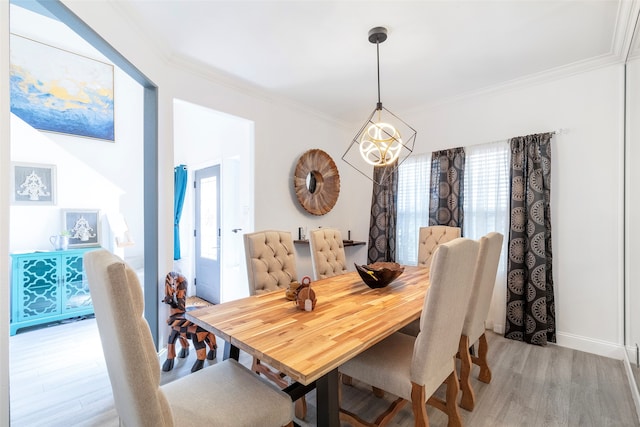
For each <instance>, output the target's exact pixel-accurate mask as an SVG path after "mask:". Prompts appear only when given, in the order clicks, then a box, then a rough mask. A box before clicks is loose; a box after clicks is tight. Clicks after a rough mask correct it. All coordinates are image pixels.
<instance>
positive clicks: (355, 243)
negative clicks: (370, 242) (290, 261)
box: [293, 240, 367, 248]
mask: <svg viewBox="0 0 640 427" xmlns="http://www.w3.org/2000/svg"><path fill="white" fill-rule="evenodd" d="M293 243H295V244H301V245H302V244H304V245H308V244H309V241H308V240H294V241H293ZM366 244H367V242H360V241H357V240H343V241H342V245H343V246H344V247H345V248H346V247H347V246H360V245H366Z"/></svg>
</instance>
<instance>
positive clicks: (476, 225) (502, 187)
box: [396, 141, 510, 268]
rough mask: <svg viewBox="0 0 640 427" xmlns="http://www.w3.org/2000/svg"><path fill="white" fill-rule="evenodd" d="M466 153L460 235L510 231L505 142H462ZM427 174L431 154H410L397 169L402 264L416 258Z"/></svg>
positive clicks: (426, 215) (423, 223) (424, 218)
mask: <svg viewBox="0 0 640 427" xmlns="http://www.w3.org/2000/svg"><path fill="white" fill-rule="evenodd" d="M465 154H466V161H465V172H464V175H465V176H464V192H465V194H464V234H465V236H464V237H468V238H471V239H479V238H480V237H482V236H484V235H485V234H487V233H489V232H491V231H497V232H499V233H502V234H503V235H504V236H505V237H506V236H508V226H509V221H508V219H509V215H508V211H509V155H510V150H509V142H508V141H501V142H492V143H489V144H480V145H475V146H470V147H465ZM430 175H431V155H430V154H422V155H417V156H412V157H409V158H408V159H407V160H405V161H404V163H402V164H401V165H400V167H399V169H398V201H397V215H398V221H397V234H396V242H397V244H396V253H397V257H396V258H397V259H396V261H397V262H399V263H400V264H406V265H416V264H417V262H418V235H419V228H420V227H425V226H427V225H428V224H429V182H430ZM505 240H506V238H505ZM503 258H504V257H503ZM503 263H504V260H502V261H501V265H502V264H503ZM500 268H502V267H500Z"/></svg>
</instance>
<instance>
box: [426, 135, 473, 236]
mask: <svg viewBox="0 0 640 427" xmlns="http://www.w3.org/2000/svg"><path fill="white" fill-rule="evenodd" d="M464 160H465V154H464V148H463V147H459V148H452V149H449V150H442V151H434V152H433V154H432V155H431V188H430V193H431V198H430V199H429V225H448V226H450V227H460V228H461V229H462V222H463V219H464V209H463V208H462V205H463V195H464ZM462 231H463V233H462V235H463V236H464V230H462Z"/></svg>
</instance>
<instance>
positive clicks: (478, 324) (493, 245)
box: [462, 232, 503, 344]
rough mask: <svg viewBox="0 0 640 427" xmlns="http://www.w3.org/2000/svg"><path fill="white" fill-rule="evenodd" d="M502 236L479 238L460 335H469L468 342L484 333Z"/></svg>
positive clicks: (490, 235)
mask: <svg viewBox="0 0 640 427" xmlns="http://www.w3.org/2000/svg"><path fill="white" fill-rule="evenodd" d="M502 240H503V236H502V234H500V233H495V232H492V233H489V234H487V235H486V236H484V237H482V238H480V252H479V253H478V263H477V264H476V271H475V273H474V278H473V288H472V290H471V299H470V300H469V308H468V310H467V316H466V318H465V321H464V326H463V328H462V335H466V336H467V337H469V343H471V344H473V343H475V342H476V341H477V340H478V338H480V336H481V335H482V334H483V333H484V329H485V328H484V322H485V320H486V319H487V316H488V315H489V306H490V305H491V297H492V296H493V287H494V285H495V283H496V273H497V271H498V263H499V262H500V252H501V251H502Z"/></svg>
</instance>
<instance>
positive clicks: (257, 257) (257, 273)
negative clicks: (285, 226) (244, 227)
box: [244, 230, 298, 295]
mask: <svg viewBox="0 0 640 427" xmlns="http://www.w3.org/2000/svg"><path fill="white" fill-rule="evenodd" d="M244 252H245V255H246V259H247V276H248V278H249V294H250V295H256V294H262V293H266V292H271V291H276V290H286V289H287V287H288V286H289V284H290V283H291V282H292V281H294V280H298V275H297V273H296V256H295V253H294V251H293V240H292V239H291V233H289V232H287V231H276V230H266V231H259V232H255V233H247V234H245V235H244Z"/></svg>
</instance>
